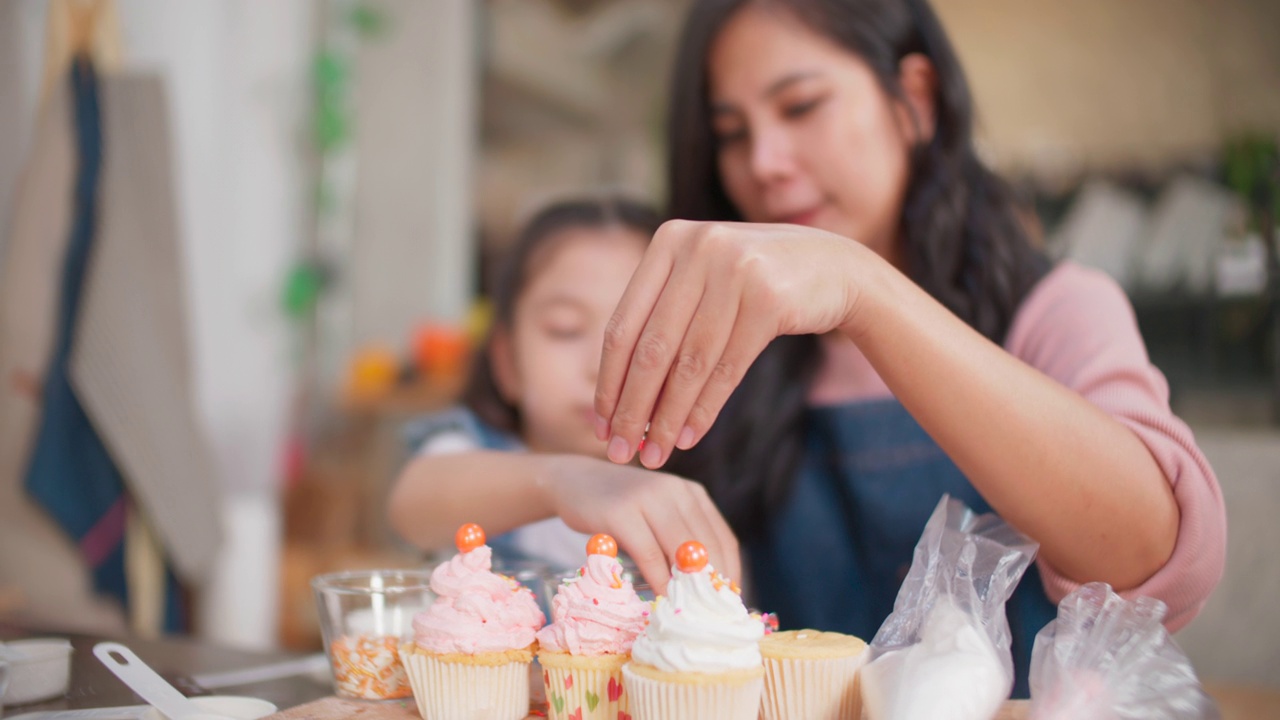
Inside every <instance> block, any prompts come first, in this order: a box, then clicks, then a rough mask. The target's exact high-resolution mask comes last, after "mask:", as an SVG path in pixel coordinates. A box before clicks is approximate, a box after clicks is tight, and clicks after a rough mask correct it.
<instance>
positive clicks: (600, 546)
mask: <svg viewBox="0 0 1280 720" xmlns="http://www.w3.org/2000/svg"><path fill="white" fill-rule="evenodd" d="M587 554H588V555H608V556H609V557H618V541H617V540H614V539H613V538H612V537H610V536H608V535H605V534H604V533H600V534H599V535H592V536H591V539H590V540H588V541H587Z"/></svg>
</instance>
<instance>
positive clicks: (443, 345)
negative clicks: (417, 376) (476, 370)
mask: <svg viewBox="0 0 1280 720" xmlns="http://www.w3.org/2000/svg"><path fill="white" fill-rule="evenodd" d="M470 350H471V341H470V339H469V338H468V336H467V331H466V329H465V328H461V327H454V326H451V325H442V324H436V323H428V324H425V325H421V326H419V327H418V329H417V331H415V332H414V335H413V361H414V364H416V365H417V368H418V371H419V372H420V373H422V374H423V375H428V376H433V377H448V376H454V375H458V374H461V373H462V371H463V369H464V366H465V365H466V361H467V354H468V353H469V352H470Z"/></svg>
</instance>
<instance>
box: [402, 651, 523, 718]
mask: <svg viewBox="0 0 1280 720" xmlns="http://www.w3.org/2000/svg"><path fill="white" fill-rule="evenodd" d="M401 659H402V660H403V661H404V665H405V669H406V670H408V672H409V684H410V685H411V686H412V687H413V699H414V701H415V702H417V705H418V713H419V714H420V715H422V718H423V720H522V719H523V718H524V717H526V716H527V715H528V714H529V663H522V662H512V663H507V664H505V665H469V664H463V663H452V662H446V661H443V660H439V659H436V658H434V657H432V656H430V655H427V654H423V653H415V652H407V653H406V652H404V651H401Z"/></svg>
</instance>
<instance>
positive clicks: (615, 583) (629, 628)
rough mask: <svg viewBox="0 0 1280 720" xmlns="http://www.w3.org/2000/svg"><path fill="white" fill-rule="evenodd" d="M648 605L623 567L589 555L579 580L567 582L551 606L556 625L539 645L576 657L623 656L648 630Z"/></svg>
mask: <svg viewBox="0 0 1280 720" xmlns="http://www.w3.org/2000/svg"><path fill="white" fill-rule="evenodd" d="M648 616H649V603H646V602H645V601H643V600H641V599H640V597H639V596H638V595H636V591H635V588H633V587H632V586H631V583H630V582H627V581H625V580H623V579H622V563H619V562H618V560H617V558H613V557H609V556H608V555H590V556H588V557H587V564H586V565H584V566H583V568H582V571H581V573H580V576H579V577H578V578H577V579H575V580H569V581H567V582H565V583H564V584H563V585H562V586H561V587H560V591H559V592H557V593H556V597H555V600H553V601H552V602H551V617H552V619H553V620H554V623H553V624H551V625H548V626H547V627H545V628H543V629H542V630H541V631H539V632H538V643H539V644H540V645H541V646H542V647H543V648H545V649H547V650H551V651H554V652H568V653H571V654H573V655H605V654H615V655H623V654H626V653H629V652H631V644H632V643H633V642H635V639H636V636H637V635H639V634H640V632H641V631H642V630H644V625H645V620H646V618H647V617H648Z"/></svg>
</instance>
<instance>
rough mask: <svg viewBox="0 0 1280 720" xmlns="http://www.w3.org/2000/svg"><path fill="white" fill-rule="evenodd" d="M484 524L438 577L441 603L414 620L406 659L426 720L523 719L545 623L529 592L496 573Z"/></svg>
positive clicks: (463, 540)
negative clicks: (530, 672) (486, 539)
mask: <svg viewBox="0 0 1280 720" xmlns="http://www.w3.org/2000/svg"><path fill="white" fill-rule="evenodd" d="M484 540H485V538H484V531H483V530H481V529H480V526H479V525H475V524H467V525H463V526H462V527H461V528H459V530H458V534H457V538H456V542H457V545H458V551H459V552H458V554H457V555H455V556H454V557H453V558H452V559H450V560H449V561H448V562H445V563H443V564H441V565H440V567H437V568H436V569H435V571H434V572H433V573H432V574H431V591H432V592H434V593H435V594H436V596H437V599H436V601H435V602H434V603H432V605H431V606H430V607H428V608H427V609H426V610H425V611H424V612H421V613H419V614H418V615H417V616H415V617H414V619H413V630H414V641H413V642H412V643H405V644H404V645H402V646H400V660H401V661H402V662H403V663H404V666H405V669H406V670H407V671H408V673H409V684H410V686H411V687H412V688H413V698H414V700H415V702H416V703H417V705H418V713H419V714H421V715H422V717H423V720H458V718H485V720H521V719H522V718H524V717H525V716H527V715H528V714H529V666H530V665H531V664H532V662H533V652H534V649H535V648H536V642H535V637H536V634H537V631H538V629H539V628H541V627H542V624H543V622H544V620H545V618H544V617H543V615H542V611H541V610H539V609H538V604H537V601H535V600H534V598H533V593H531V592H529V590H528V588H525V587H522V586H521V585H520V584H519V583H517V582H516V581H515V580H513V579H511V578H509V577H506V576H504V575H498V574H496V573H494V572H493V571H492V570H491V567H492V551H491V550H490V549H489V546H487V545H485V544H484Z"/></svg>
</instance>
